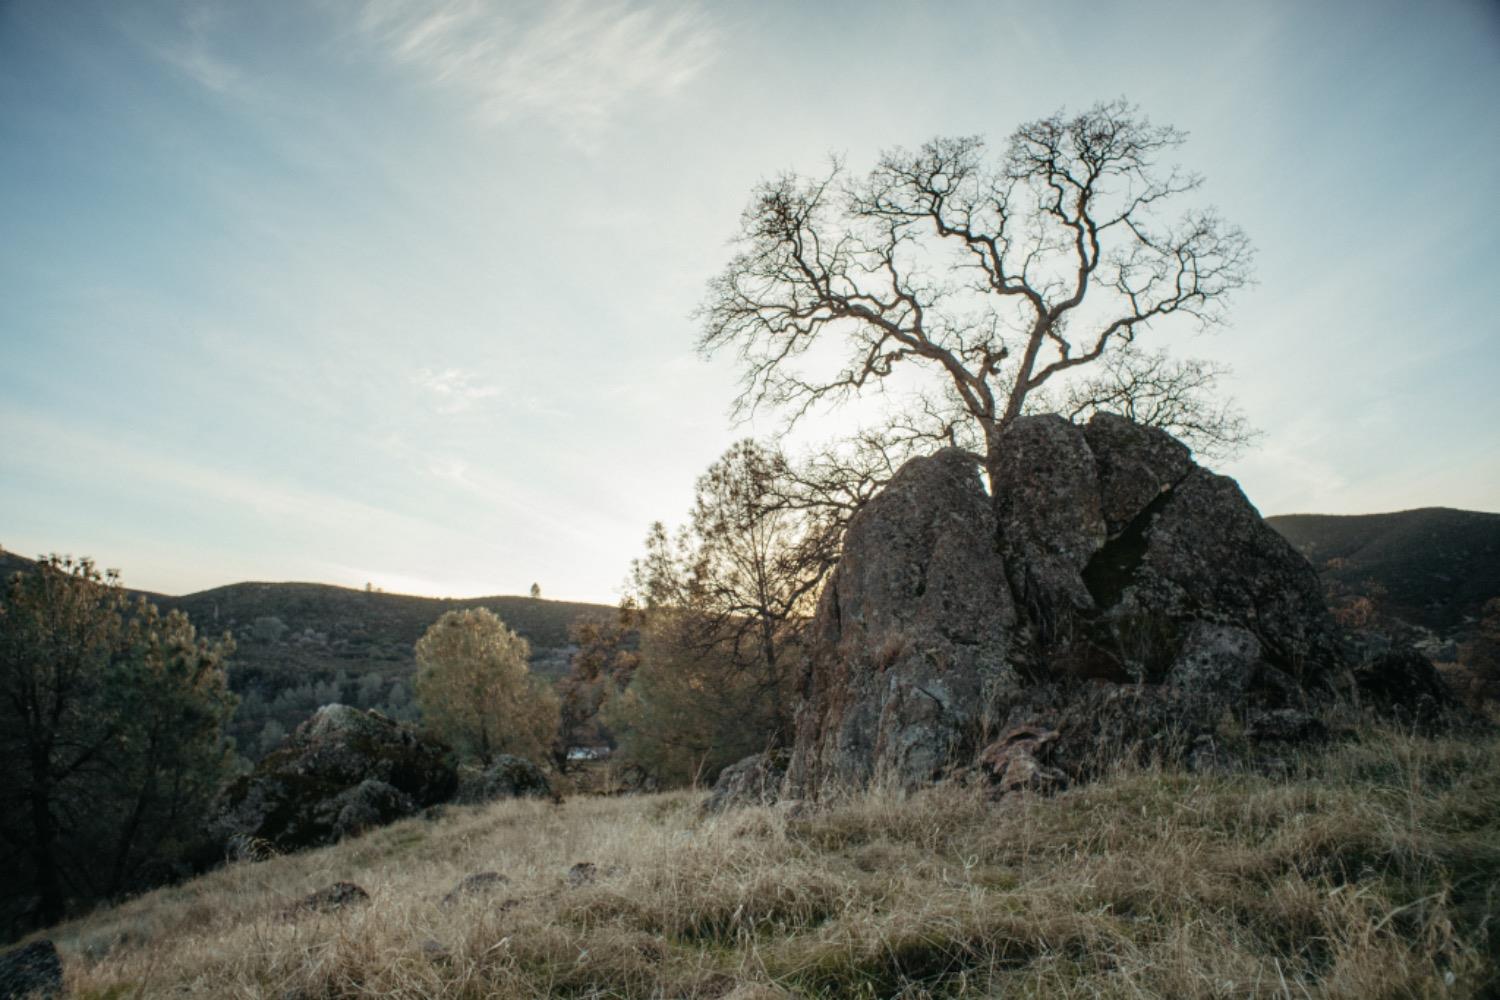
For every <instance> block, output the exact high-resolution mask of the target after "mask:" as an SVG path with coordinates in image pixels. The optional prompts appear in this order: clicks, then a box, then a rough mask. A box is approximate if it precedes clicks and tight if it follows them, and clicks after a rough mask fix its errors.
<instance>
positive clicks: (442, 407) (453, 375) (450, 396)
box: [412, 368, 500, 413]
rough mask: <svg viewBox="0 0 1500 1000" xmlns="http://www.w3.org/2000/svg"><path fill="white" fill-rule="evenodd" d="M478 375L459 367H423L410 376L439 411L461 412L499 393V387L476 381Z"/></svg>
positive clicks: (413, 382)
mask: <svg viewBox="0 0 1500 1000" xmlns="http://www.w3.org/2000/svg"><path fill="white" fill-rule="evenodd" d="M477 378H478V376H477V375H475V374H474V373H473V372H467V371H464V370H463V369H461V368H446V369H444V370H443V371H440V372H439V371H433V370H432V369H430V368H423V369H422V370H421V371H419V372H417V373H416V374H415V375H413V376H412V384H413V385H416V386H418V387H419V388H421V389H424V390H426V391H427V393H428V394H429V395H430V396H431V397H432V399H433V400H434V401H435V402H436V405H437V408H438V412H440V413H461V412H462V411H464V410H467V409H469V408H470V407H471V406H473V405H474V404H475V403H477V402H479V401H480V400H482V399H490V398H492V397H494V396H498V395H500V387H499V386H495V385H487V384H485V383H483V382H479V381H477Z"/></svg>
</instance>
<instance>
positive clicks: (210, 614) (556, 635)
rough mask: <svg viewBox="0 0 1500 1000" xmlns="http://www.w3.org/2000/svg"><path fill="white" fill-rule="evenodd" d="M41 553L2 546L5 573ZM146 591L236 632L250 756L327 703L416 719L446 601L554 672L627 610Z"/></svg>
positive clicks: (212, 626) (235, 732) (234, 678)
mask: <svg viewBox="0 0 1500 1000" xmlns="http://www.w3.org/2000/svg"><path fill="white" fill-rule="evenodd" d="M31 562H32V561H31V560H29V559H25V558H23V557H20V556H17V555H14V554H12V553H9V552H0V576H8V575H9V574H10V573H12V572H15V571H17V570H21V569H24V568H26V567H27V566H29V565H31ZM138 593H140V594H142V596H144V597H146V598H147V599H148V600H150V601H152V602H153V603H155V604H156V605H157V606H158V607H160V608H162V609H163V610H180V611H182V612H184V613H186V614H187V616H188V618H189V619H191V621H192V622H193V624H194V625H195V626H197V628H198V631H199V632H200V633H202V634H206V635H219V634H221V633H223V632H229V633H230V634H231V635H233V636H234V640H235V644H236V650H235V655H234V659H233V662H232V663H231V666H230V672H229V682H230V687H231V688H232V689H233V690H234V692H235V693H236V694H238V695H239V696H240V705H239V708H238V710H237V711H236V712H235V716H234V719H233V721H232V722H231V725H230V735H232V736H233V737H234V739H235V742H236V744H237V745H238V747H239V749H240V751H241V752H242V753H243V754H245V755H246V756H248V757H251V758H255V757H259V756H260V755H261V754H262V753H263V752H264V751H265V750H267V749H269V748H270V747H273V746H275V745H276V744H277V743H279V742H280V740H281V738H282V737H283V736H284V735H285V734H286V733H288V732H290V731H291V730H292V729H294V728H295V727H296V726H297V724H298V723H300V722H301V721H302V720H303V719H305V718H307V716H309V715H310V714H311V713H312V712H313V710H315V709H316V708H317V707H318V706H320V705H326V704H328V703H329V702H334V701H340V702H344V703H346V704H351V705H358V706H360V707H363V708H379V709H381V710H382V711H385V712H386V713H387V714H389V715H392V716H394V717H396V718H400V719H410V718H413V717H414V715H415V712H414V709H413V707H412V706H411V703H410V681H411V675H412V674H413V673H414V672H415V670H416V661H415V659H414V657H413V652H412V646H413V645H414V644H415V643H416V641H417V639H419V638H420V637H421V635H422V633H423V632H424V631H425V630H426V629H427V627H428V626H429V625H431V624H432V623H433V622H435V621H437V619H438V618H439V617H440V616H442V614H443V613H444V612H445V611H454V610H459V609H464V608H478V607H483V608H489V609H490V610H492V611H494V612H495V613H496V614H497V615H499V616H500V618H501V619H502V620H503V621H504V622H505V623H506V624H507V625H509V626H510V627H511V628H512V629H514V630H515V631H516V632H518V633H520V634H521V635H522V636H523V637H525V638H526V639H527V641H529V642H530V643H531V668H532V670H533V671H534V672H535V673H537V674H538V675H539V676H542V677H544V678H546V679H547V680H549V681H556V680H557V679H558V678H559V677H561V676H563V674H565V673H566V672H567V670H568V663H569V657H570V656H571V653H572V647H571V646H570V645H569V639H568V635H569V630H570V629H571V628H572V627H573V625H575V624H577V623H580V622H585V621H596V622H604V621H610V620H612V619H613V618H614V617H615V615H616V614H617V610H616V609H615V608H613V607H610V606H608V605H604V604H588V603H584V602H580V601H550V600H543V599H540V598H531V597H515V596H505V595H496V596H493V597H471V598H461V599H460V598H446V597H416V596H412V595H409V594H387V593H383V592H381V591H370V590H354V589H352V588H349V587H335V586H331V585H328V584H321V583H235V584H230V585H229V586H225V587H215V588H213V589H211V590H204V591H200V592H198V593H195V594H186V595H183V596H180V597H174V596H171V595H166V594H156V593H150V592H147V591H138Z"/></svg>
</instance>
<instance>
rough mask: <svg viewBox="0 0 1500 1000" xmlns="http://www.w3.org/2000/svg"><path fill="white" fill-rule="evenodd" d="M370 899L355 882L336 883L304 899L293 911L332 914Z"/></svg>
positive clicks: (298, 902) (299, 901)
mask: <svg viewBox="0 0 1500 1000" xmlns="http://www.w3.org/2000/svg"><path fill="white" fill-rule="evenodd" d="M369 898H370V894H369V893H368V892H365V891H364V890H363V889H361V888H360V887H359V886H357V885H355V884H354V883H353V882H335V883H333V884H332V885H329V886H324V887H323V888H322V889H319V890H318V891H317V892H313V893H309V894H308V895H306V896H304V897H302V899H300V900H298V901H297V905H296V906H294V907H292V910H293V911H294V912H295V911H303V912H307V911H311V912H313V913H332V912H333V911H335V910H341V909H343V908H344V907H346V906H353V905H354V904H355V903H364V902H367V901H368V900H369Z"/></svg>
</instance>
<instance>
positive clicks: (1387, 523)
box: [1266, 507, 1500, 632]
mask: <svg viewBox="0 0 1500 1000" xmlns="http://www.w3.org/2000/svg"><path fill="white" fill-rule="evenodd" d="M1266 521H1267V523H1268V524H1270V525H1271V526H1272V527H1273V528H1275V529H1276V530H1277V531H1279V532H1281V534H1282V535H1283V536H1284V537H1285V538H1286V539H1287V540H1288V541H1290V542H1291V543H1292V545H1294V546H1295V547H1296V548H1297V551H1299V552H1301V553H1302V554H1303V555H1304V556H1306V557H1307V558H1308V561H1310V562H1311V563H1312V564H1313V566H1314V567H1315V568H1317V570H1318V572H1319V574H1320V575H1321V576H1322V577H1323V580H1324V582H1325V584H1331V585H1333V587H1335V588H1342V589H1343V590H1345V591H1347V592H1349V593H1355V594H1360V595H1363V596H1366V597H1370V598H1371V599H1372V600H1373V601H1374V602H1375V605H1376V607H1377V609H1378V610H1379V611H1380V612H1381V613H1382V614H1383V615H1385V616H1390V617H1395V618H1399V619H1401V620H1403V621H1406V622H1408V623H1411V624H1414V625H1420V626H1423V627H1424V628H1429V629H1433V630H1435V631H1439V632H1445V631H1447V630H1451V629H1453V628H1456V627H1458V626H1460V625H1462V624H1464V622H1465V621H1467V620H1474V619H1478V618H1479V617H1480V615H1481V608H1482V607H1483V605H1484V603H1485V601H1487V600H1489V599H1490V598H1492V597H1496V596H1500V514H1488V513H1483V512H1479V511H1469V510H1454V509H1452V508H1449V507H1424V508H1421V509H1418V510H1403V511H1397V512H1395V513H1390V514H1354V515H1332V514H1288V515H1282V516H1279V517H1268V518H1266Z"/></svg>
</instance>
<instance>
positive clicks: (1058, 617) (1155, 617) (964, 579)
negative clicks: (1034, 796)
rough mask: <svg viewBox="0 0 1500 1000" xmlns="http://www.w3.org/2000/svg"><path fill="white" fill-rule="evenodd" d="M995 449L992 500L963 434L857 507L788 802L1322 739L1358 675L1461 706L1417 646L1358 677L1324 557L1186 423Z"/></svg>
mask: <svg viewBox="0 0 1500 1000" xmlns="http://www.w3.org/2000/svg"><path fill="white" fill-rule="evenodd" d="M999 455H1000V458H1001V464H1000V468H1001V469H1002V471H1001V473H1000V474H999V475H998V476H997V477H996V481H995V482H994V483H992V489H993V496H991V495H988V494H986V492H985V490H984V488H983V486H982V485H981V481H980V476H979V470H978V468H977V466H976V464H975V463H974V462H973V460H972V459H971V458H970V457H969V456H967V455H966V454H965V453H963V452H961V451H958V450H955V449H949V450H947V451H942V452H939V453H937V454H935V455H932V456H930V457H926V458H920V459H916V460H913V461H911V462H909V463H908V464H907V465H906V466H904V467H903V468H902V469H901V470H900V471H899V472H898V473H897V474H896V476H895V477H894V478H893V479H892V480H891V482H890V484H889V485H888V486H887V487H886V489H885V490H884V491H882V492H881V493H880V494H878V495H877V496H876V497H874V498H873V499H872V500H871V501H870V502H869V503H868V504H867V505H866V506H865V507H864V508H863V509H862V510H860V511H859V512H858V513H857V514H856V515H855V516H854V518H853V519H852V520H851V522H850V524H849V527H848V531H847V533H846V535H845V541H844V551H843V554H842V557H841V559H840V562H839V564H838V566H837V568H836V569H835V571H834V573H833V575H832V577H831V579H830V582H829V584H828V585H827V587H826V588H825V590H824V593H823V595H822V599H821V602H820V604H819V608H818V611H817V615H816V618H815V620H814V623H813V640H812V656H811V664H812V665H811V668H810V672H809V675H808V677H807V680H806V682H805V690H804V695H805V697H804V703H803V706H802V709H801V712H800V714H799V717H798V725H797V735H796V741H795V745H794V748H793V752H792V756H791V761H790V764H789V768H788V775H787V779H786V781H785V783H784V787H783V789H782V791H783V794H786V795H790V796H795V797H799V798H805V797H809V796H813V795H827V794H830V793H832V792H835V791H837V790H839V789H843V788H850V787H860V786H863V785H866V784H868V783H870V782H872V781H886V782H891V783H894V784H896V785H899V786H902V787H915V786H918V785H921V784H925V783H927V782H931V781H933V780H936V779H938V778H940V777H942V776H944V775H948V774H954V773H960V772H961V773H964V774H967V775H970V776H976V775H979V776H985V777H986V778H987V780H990V781H992V782H995V783H996V784H997V785H1000V786H1005V787H1015V788H1053V787H1060V786H1061V785H1063V784H1065V783H1066V782H1067V781H1070V780H1076V779H1077V778H1080V777H1085V776H1087V774H1089V773H1091V772H1092V771H1093V770H1095V769H1097V768H1098V767H1100V766H1102V765H1104V764H1107V763H1108V762H1109V761H1110V760H1111V759H1115V758H1118V757H1119V756H1120V755H1121V754H1125V753H1138V754H1149V755H1156V756H1163V757H1173V758H1176V759H1180V760H1184V761H1189V762H1192V761H1197V762H1201V763H1203V764H1204V766H1208V765H1209V764H1211V763H1212V764H1222V763H1225V762H1226V761H1232V760H1234V759H1235V758H1236V757H1237V756H1238V758H1239V759H1244V758H1246V757H1249V756H1253V755H1254V753H1255V752H1256V745H1257V743H1264V744H1266V745H1275V746H1278V747H1284V746H1285V744H1286V743H1287V742H1288V741H1307V740H1313V739H1317V738H1319V737H1320V736H1321V735H1324V734H1326V728H1324V727H1323V726H1322V724H1321V722H1319V715H1320V713H1321V712H1322V711H1323V709H1324V708H1326V707H1327V706H1328V705H1330V704H1331V703H1332V702H1333V701H1334V700H1335V699H1337V698H1338V697H1340V696H1350V697H1351V698H1354V699H1357V697H1358V694H1357V685H1358V684H1359V683H1361V682H1363V683H1364V684H1365V686H1366V687H1367V688H1368V689H1369V690H1370V696H1369V697H1367V698H1366V699H1365V700H1366V702H1367V703H1369V702H1378V703H1381V704H1384V705H1391V704H1393V703H1396V702H1402V701H1409V700H1410V699H1412V698H1417V699H1425V701H1422V704H1423V705H1427V706H1429V707H1428V708H1425V709H1423V711H1425V712H1427V714H1429V715H1430V714H1432V710H1431V706H1439V705H1441V704H1444V703H1445V702H1444V698H1445V695H1444V693H1443V691H1442V685H1441V682H1440V681H1439V680H1438V679H1437V677H1436V674H1435V672H1434V671H1433V669H1432V667H1431V665H1430V664H1427V663H1426V662H1425V661H1422V660H1421V659H1420V657H1418V658H1415V659H1411V658H1406V659H1399V658H1397V659H1392V658H1389V657H1388V658H1387V659H1386V660H1383V661H1382V662H1381V663H1380V664H1377V665H1375V666H1374V667H1368V668H1364V669H1363V670H1362V671H1361V669H1358V668H1359V665H1358V664H1357V663H1356V662H1354V661H1353V660H1351V658H1350V657H1349V655H1348V654H1347V651H1346V650H1344V649H1343V648H1342V647H1341V646H1340V642H1339V639H1338V635H1337V633H1336V631H1335V629H1334V627H1333V624H1332V621H1331V619H1330V618H1329V616H1328V614H1327V611H1326V608H1325V606H1324V603H1323V598H1322V594H1321V590H1320V588H1319V585H1318V580H1317V577H1316V574H1315V573H1314V571H1313V568H1312V567H1311V566H1310V565H1309V564H1308V563H1307V561H1306V560H1305V559H1304V558H1302V556H1300V555H1299V554H1298V553H1297V552H1296V551H1295V550H1294V549H1293V548H1292V547H1291V546H1290V545H1289V544H1288V543H1287V542H1286V541H1285V540H1284V539H1283V538H1282V537H1281V535H1279V534H1278V533H1277V532H1276V531H1274V530H1273V529H1272V528H1270V527H1269V526H1268V525H1267V524H1266V523H1265V522H1264V521H1263V520H1262V519H1261V517H1260V515H1259V513H1258V512H1257V511H1256V509H1255V508H1254V506H1252V505H1251V504H1250V502H1249V501H1248V500H1247V499H1246V498H1245V496H1244V494H1243V493H1242V492H1241V491H1240V489H1239V487H1238V485H1237V484H1236V483H1235V482H1234V481H1233V480H1232V479H1228V478H1226V477H1223V476H1218V475H1215V474H1214V473H1212V472H1210V471H1208V470H1206V469H1204V468H1201V467H1200V466H1198V465H1196V464H1195V463H1194V462H1193V460H1192V457H1191V455H1190V453H1189V451H1188V449H1187V448H1186V447H1185V446H1183V445H1182V444H1181V443H1180V442H1178V441H1176V440H1174V439H1173V438H1172V437H1170V436H1169V435H1167V434H1165V433H1163V432H1161V431H1158V430H1154V429H1151V428H1147V427H1143V426H1141V425H1138V424H1135V423H1132V422H1131V421H1129V420H1126V419H1124V418H1121V417H1117V416H1113V415H1108V414H1100V415H1098V416H1096V417H1094V418H1093V419H1092V420H1091V421H1090V422H1089V424H1088V425H1087V426H1086V427H1079V426H1077V425H1074V424H1071V423H1069V422H1067V421H1066V420H1063V419H1062V418H1060V417H1056V416H1037V417H1027V418H1023V419H1021V420H1018V421H1017V422H1016V423H1015V424H1013V425H1012V426H1011V427H1010V428H1009V429H1008V430H1007V431H1006V432H1005V434H1004V436H1003V437H1002V439H1001V441H1000V442H999ZM1221 730H1222V731H1221Z"/></svg>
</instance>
